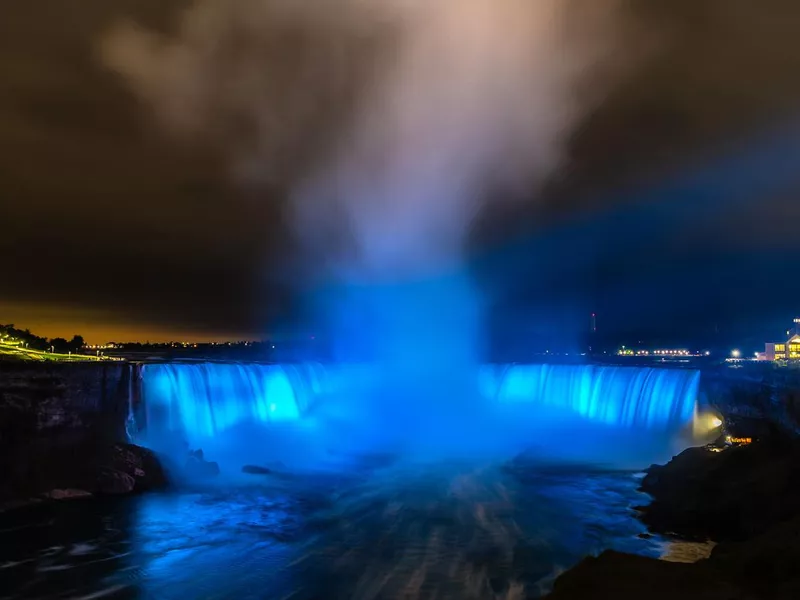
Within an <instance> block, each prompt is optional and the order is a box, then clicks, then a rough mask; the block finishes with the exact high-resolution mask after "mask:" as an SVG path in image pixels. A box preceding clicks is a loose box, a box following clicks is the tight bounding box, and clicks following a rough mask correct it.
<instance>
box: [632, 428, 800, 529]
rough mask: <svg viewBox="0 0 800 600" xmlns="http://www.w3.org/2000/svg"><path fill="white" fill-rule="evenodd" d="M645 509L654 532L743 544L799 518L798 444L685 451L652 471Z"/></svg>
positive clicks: (775, 441) (644, 517) (645, 488)
mask: <svg viewBox="0 0 800 600" xmlns="http://www.w3.org/2000/svg"><path fill="white" fill-rule="evenodd" d="M642 491H644V492H647V493H648V494H650V495H651V496H652V497H653V502H652V503H651V504H650V505H649V506H646V507H643V508H642V509H641V511H642V513H641V519H642V521H644V523H645V524H646V525H647V526H648V527H649V528H650V530H651V531H655V532H658V533H665V534H677V535H679V536H682V537H688V538H699V539H712V540H714V541H735V540H745V539H748V538H750V537H752V536H755V535H758V534H760V533H763V532H765V531H767V530H768V529H769V528H771V527H772V526H774V525H775V524H777V523H780V522H782V521H786V520H787V519H791V518H792V517H794V516H795V515H797V514H800V443H798V442H797V441H794V440H787V439H782V438H775V439H771V440H769V441H765V442H763V443H762V442H759V443H754V444H751V445H749V446H741V447H735V448H730V449H728V450H725V451H723V452H709V451H707V450H706V449H705V448H690V449H689V450H685V451H684V452H682V453H681V454H679V455H678V456H676V457H675V458H673V459H672V460H671V461H670V462H669V463H667V464H666V465H664V466H657V465H654V466H652V467H650V469H648V473H647V476H646V477H645V478H644V480H643V481H642Z"/></svg>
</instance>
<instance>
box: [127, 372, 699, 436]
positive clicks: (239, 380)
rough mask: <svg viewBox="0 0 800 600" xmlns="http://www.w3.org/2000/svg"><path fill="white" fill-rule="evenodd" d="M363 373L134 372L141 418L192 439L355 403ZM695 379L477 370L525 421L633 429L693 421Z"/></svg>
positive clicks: (693, 375) (486, 389) (488, 390)
mask: <svg viewBox="0 0 800 600" xmlns="http://www.w3.org/2000/svg"><path fill="white" fill-rule="evenodd" d="M370 372H371V370H370V369H369V368H365V367H364V366H363V365H362V366H361V367H358V368H352V367H351V368H347V367H344V366H335V367H327V368H326V367H324V366H322V365H318V364H302V365H294V364H292V365H264V364H237V363H165V364H149V365H145V366H144V367H143V368H142V388H141V389H142V397H143V401H144V405H145V409H146V410H145V412H146V418H145V419H146V421H147V426H148V427H149V428H150V430H151V431H152V430H153V429H154V428H155V429H158V430H159V431H161V432H164V433H167V432H170V431H172V432H182V433H183V434H185V435H186V436H187V437H192V438H198V437H203V438H210V437H215V436H216V435H218V434H219V433H221V432H223V431H225V430H228V429H230V428H232V427H234V426H237V425H243V424H280V423H287V422H294V421H298V420H302V419H303V417H304V415H306V414H307V413H308V412H309V410H310V409H311V408H312V407H313V406H314V405H315V403H318V402H319V403H324V404H325V405H328V404H330V403H333V404H337V405H338V404H341V405H343V406H344V405H351V404H353V402H352V393H351V392H352V390H353V389H355V387H356V385H355V382H356V380H362V381H363V379H364V377H365V376H366V377H367V378H370V377H373V378H374V377H378V375H376V374H374V373H373V374H372V375H370ZM699 383H700V373H699V372H698V371H694V370H688V369H687V370H681V369H675V370H671V369H658V368H645V367H613V366H594V365H498V366H486V367H483V368H482V370H481V373H480V385H481V392H482V395H483V397H484V398H485V399H486V401H487V404H489V405H494V406H502V405H507V406H518V407H520V408H525V410H524V412H522V413H520V414H524V415H527V416H526V418H537V416H540V417H545V416H550V415H552V414H554V413H558V414H561V415H565V414H566V415H573V416H574V417H576V418H579V419H580V421H581V422H586V423H593V422H594V423H598V424H605V425H609V426H613V427H616V428H622V429H639V430H641V429H645V430H662V431H666V430H675V429H677V428H679V427H681V426H683V425H685V424H687V423H688V422H689V421H691V419H692V417H693V414H694V411H695V403H696V399H697V393H698V387H699ZM372 389H375V388H374V387H373V388H372ZM323 397H324V399H323ZM351 408H352V407H351Z"/></svg>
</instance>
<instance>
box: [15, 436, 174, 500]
mask: <svg viewBox="0 0 800 600" xmlns="http://www.w3.org/2000/svg"><path fill="white" fill-rule="evenodd" d="M6 475H7V477H6V478H4V479H3V482H2V484H0V486H1V487H0V504H2V505H3V506H6V507H14V506H18V505H20V504H24V503H25V501H26V500H29V499H36V498H49V499H53V500H64V499H72V498H80V497H86V496H90V495H119V494H130V493H139V492H145V491H149V490H155V489H160V488H163V487H165V486H166V485H167V483H168V481H167V476H166V473H165V472H164V469H163V467H162V465H161V463H160V461H159V459H158V457H157V456H156V455H155V454H154V453H153V452H152V451H150V450H148V449H146V448H141V447H139V446H134V445H132V444H124V443H81V444H72V445H62V446H59V447H58V451H57V452H46V453H42V452H38V451H37V448H36V447H32V448H29V452H28V453H26V454H20V455H18V457H17V461H16V462H15V463H14V464H13V465H12V468H10V469H9V471H8V472H7V473H6Z"/></svg>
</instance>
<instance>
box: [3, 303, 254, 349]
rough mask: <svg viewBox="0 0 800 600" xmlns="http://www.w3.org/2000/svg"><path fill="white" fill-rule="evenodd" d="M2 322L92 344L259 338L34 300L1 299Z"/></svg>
mask: <svg viewBox="0 0 800 600" xmlns="http://www.w3.org/2000/svg"><path fill="white" fill-rule="evenodd" d="M0 324H1V325H9V324H13V325H14V326H15V327H17V328H18V329H29V330H30V331H31V333H33V334H34V335H38V336H41V337H46V338H50V339H52V338H64V339H67V340H69V339H71V338H72V337H73V336H75V335H81V336H83V339H84V341H85V342H86V343H87V344H90V345H100V344H106V343H108V342H119V343H127V342H142V343H144V342H151V343H164V342H187V343H192V344H199V343H203V342H233V341H256V340H257V339H260V338H257V337H254V336H253V335H252V334H243V333H234V332H231V333H209V332H198V331H188V330H185V329H181V328H180V327H163V326H158V325H153V324H136V323H120V320H119V318H118V317H117V318H114V316H113V315H111V314H108V313H104V312H102V311H97V312H95V311H90V310H85V309H76V308H62V307H55V306H41V305H35V304H5V303H2V302H0Z"/></svg>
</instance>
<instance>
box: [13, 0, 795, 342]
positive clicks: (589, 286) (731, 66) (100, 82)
mask: <svg viewBox="0 0 800 600" xmlns="http://www.w3.org/2000/svg"><path fill="white" fill-rule="evenodd" d="M188 4H190V3H189V2H188V1H186V0H117V1H115V2H107V1H106V0H82V1H81V2H77V3H74V2H73V3H66V2H63V1H62V0H27V1H25V2H18V1H13V0H0V6H2V10H0V14H2V18H0V323H3V322H5V323H15V324H16V325H17V326H18V327H28V328H30V329H32V330H33V331H34V332H36V333H39V334H41V335H46V336H49V337H55V336H65V337H69V336H71V335H73V334H75V333H82V334H83V335H84V336H85V337H86V338H87V341H89V342H105V341H109V340H112V339H113V340H126V339H138V340H146V339H149V340H152V341H155V340H165V339H173V338H183V339H195V340H196V339H219V338H230V337H234V338H251V339H252V338H260V337H262V336H264V335H266V334H267V333H269V332H272V331H274V330H276V328H282V327H283V328H285V327H291V326H298V327H299V326H300V325H301V324H302V323H303V317H304V313H303V311H304V309H303V304H302V302H299V301H298V298H299V297H300V291H301V290H303V289H305V288H306V287H307V286H308V281H307V279H305V273H306V269H305V268H304V266H303V264H301V261H300V258H301V256H302V255H301V253H300V252H299V251H298V248H297V245H296V244H295V243H294V242H293V240H292V236H291V233H290V231H289V228H288V227H287V226H286V215H285V202H284V194H285V190H281V189H280V187H279V186H278V187H273V188H271V189H270V190H268V191H265V190H258V191H254V190H252V189H250V190H244V189H242V188H241V187H240V186H237V185H234V184H233V183H232V181H231V178H230V177H229V173H228V170H227V167H226V164H225V161H224V159H223V157H222V156H221V155H220V152H219V151H218V149H217V148H215V147H214V146H213V145H211V144H208V145H203V144H181V143H178V142H176V141H175V140H174V139H171V138H169V137H168V136H166V135H165V134H164V133H163V131H161V129H160V128H159V127H158V126H157V125H156V123H155V122H154V119H153V118H152V116H151V115H150V114H149V112H148V110H147V108H146V107H144V106H142V103H141V102H139V101H138V100H137V98H136V97H135V96H134V95H133V94H132V93H131V92H130V91H129V89H128V88H127V87H126V86H125V85H124V83H123V82H122V81H121V80H120V78H119V77H117V76H116V75H115V74H114V73H111V72H109V70H108V69H107V68H105V67H103V65H102V64H101V63H100V61H99V60H98V59H97V52H96V45H97V40H98V39H99V37H100V36H101V34H102V32H103V31H104V30H106V29H107V28H108V27H109V26H110V24H112V23H114V22H115V21H116V20H117V19H119V18H121V17H130V18H133V19H135V20H137V21H138V22H141V23H144V24H146V25H147V26H148V27H152V28H156V29H159V30H169V28H170V26H171V23H173V22H174V18H175V14H176V11H178V10H180V9H181V8H184V7H185V6H187V5H188ZM625 6H626V8H625V10H627V11H630V15H631V16H632V17H635V19H636V21H637V23H638V24H639V26H640V30H641V32H642V35H643V36H644V37H645V38H646V41H647V43H645V44H641V43H640V44H639V45H638V46H637V47H645V48H647V51H646V53H645V54H646V56H644V57H643V58H642V60H641V61H640V64H638V65H637V66H636V67H635V70H634V71H633V72H631V73H629V74H628V75H626V76H625V77H622V78H620V79H619V81H618V82H617V83H615V85H614V87H613V89H612V90H611V92H610V95H609V96H608V97H607V99H606V100H605V101H604V102H603V104H602V105H601V106H600V107H599V108H598V109H597V110H596V111H594V112H592V113H591V114H590V115H588V116H587V117H586V118H585V119H584V120H583V122H582V123H581V125H580V127H579V128H578V131H577V133H576V135H575V136H573V138H572V140H571V144H570V149H569V159H568V161H567V162H566V164H565V165H564V168H562V169H561V170H560V171H559V172H558V173H556V174H555V175H554V176H553V177H552V178H551V181H550V182H549V183H548V185H547V186H546V188H545V189H544V190H543V191H542V190H539V191H537V192H532V193H531V199H530V202H527V203H523V204H521V205H519V204H518V205H514V206H513V207H508V208H505V209H504V210H502V211H490V212H489V213H488V214H486V215H484V219H483V220H482V221H481V222H480V223H479V224H478V226H477V227H476V231H475V235H474V238H475V239H474V244H473V250H474V256H475V264H476V265H477V266H476V270H477V272H478V277H479V278H480V279H481V280H482V281H484V282H486V283H487V285H489V286H490V288H491V290H493V291H492V294H491V295H492V301H493V303H494V304H493V306H494V308H495V311H494V312H496V313H500V312H502V314H503V315H504V320H503V319H494V321H497V322H498V323H499V324H500V325H502V326H503V327H506V328H508V327H516V326H519V327H524V328H528V329H530V330H531V331H535V330H548V328H550V329H553V328H556V329H558V328H561V329H565V330H570V329H572V330H579V329H581V328H585V327H586V326H587V323H588V314H589V313H590V312H593V311H594V312H597V313H598V325H599V326H600V327H602V328H604V329H605V330H607V331H614V332H619V333H620V334H624V335H628V334H630V335H632V336H635V335H651V336H654V337H661V338H665V337H671V338H675V339H685V340H686V341H687V342H692V341H693V340H695V339H700V338H703V336H707V335H708V334H710V333H711V332H716V331H720V330H721V331H722V332H723V335H725V334H726V333H727V334H728V335H729V336H730V338H731V339H732V340H735V339H737V338H741V339H742V340H746V341H747V340H757V339H758V337H759V336H767V335H768V336H771V337H772V336H778V335H780V334H781V333H782V332H783V330H784V329H785V328H786V327H787V326H788V323H789V322H790V321H791V319H792V318H793V317H795V316H800V276H799V274H800V270H799V269H800V231H799V230H798V224H800V202H798V200H800V51H798V46H797V32H798V31H800V4H799V3H798V2H796V0H761V1H759V2H754V1H752V0H632V1H630V2H627V3H625ZM285 43H286V45H287V47H286V48H285V49H284V51H285V52H286V56H287V60H289V61H290V60H291V56H292V48H291V38H289V41H287V42H285ZM500 321H504V322H503V323H500Z"/></svg>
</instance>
